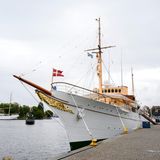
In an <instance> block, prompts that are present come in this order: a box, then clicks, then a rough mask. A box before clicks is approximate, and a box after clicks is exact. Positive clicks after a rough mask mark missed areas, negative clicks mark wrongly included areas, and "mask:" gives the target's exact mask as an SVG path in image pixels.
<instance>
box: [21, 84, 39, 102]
mask: <svg viewBox="0 0 160 160" xmlns="http://www.w3.org/2000/svg"><path fill="white" fill-rule="evenodd" d="M20 82H21V81H20ZM21 84H22V85H23V87H24V88H25V89H26V90H27V91H28V92H29V93H30V95H31V96H32V98H33V99H34V100H35V101H36V102H37V103H39V101H38V100H37V99H36V98H35V96H34V95H33V94H32V93H31V91H30V90H29V89H28V88H27V87H26V86H25V85H24V84H23V82H21Z"/></svg>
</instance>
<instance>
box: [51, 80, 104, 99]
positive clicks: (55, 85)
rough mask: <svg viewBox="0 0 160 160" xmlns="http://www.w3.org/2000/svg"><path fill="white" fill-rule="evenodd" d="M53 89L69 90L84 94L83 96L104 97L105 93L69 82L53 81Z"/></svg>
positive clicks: (68, 91)
mask: <svg viewBox="0 0 160 160" xmlns="http://www.w3.org/2000/svg"><path fill="white" fill-rule="evenodd" d="M52 89H55V90H57V91H62V92H67V93H72V94H75V95H79V96H83V97H88V98H92V99H95V98H97V97H100V96H101V97H102V96H104V95H103V94H99V93H97V92H96V91H93V90H90V89H87V88H83V87H80V86H77V85H74V84H71V83H67V82H53V83H52Z"/></svg>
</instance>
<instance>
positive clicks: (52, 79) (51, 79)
mask: <svg viewBox="0 0 160 160" xmlns="http://www.w3.org/2000/svg"><path fill="white" fill-rule="evenodd" d="M52 83H53V68H52V78H51V91H52Z"/></svg>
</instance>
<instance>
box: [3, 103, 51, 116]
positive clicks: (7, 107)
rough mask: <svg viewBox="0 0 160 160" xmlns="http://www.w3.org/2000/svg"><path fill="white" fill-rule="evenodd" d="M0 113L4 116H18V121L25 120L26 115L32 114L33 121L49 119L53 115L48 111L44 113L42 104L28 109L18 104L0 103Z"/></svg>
mask: <svg viewBox="0 0 160 160" xmlns="http://www.w3.org/2000/svg"><path fill="white" fill-rule="evenodd" d="M0 113H1V114H5V115H8V114H9V115H13V114H18V115H19V116H18V119H25V118H26V116H27V114H28V113H32V114H33V116H34V118H35V119H46V118H47V119H49V118H51V117H52V116H53V115H54V114H53V112H52V111H50V110H46V111H44V107H43V103H41V102H40V103H39V104H38V106H32V107H29V106H27V105H20V104H18V103H0Z"/></svg>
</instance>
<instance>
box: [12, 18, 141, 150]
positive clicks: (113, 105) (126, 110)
mask: <svg viewBox="0 0 160 160" xmlns="http://www.w3.org/2000/svg"><path fill="white" fill-rule="evenodd" d="M97 21H98V24H99V44H98V47H97V48H95V49H89V50H87V51H95V53H96V57H97V75H98V79H99V87H97V88H95V89H93V90H89V89H86V88H83V87H80V86H76V85H74V84H70V83H65V82H55V83H52V91H51V92H50V91H48V90H46V89H44V88H42V87H40V86H38V85H36V84H34V83H32V82H29V81H27V80H25V79H23V78H21V77H18V76H15V75H14V77H16V78H18V79H19V80H20V81H23V82H25V83H27V84H29V85H31V86H33V87H35V88H36V89H37V90H36V93H37V94H38V96H39V98H40V100H41V101H44V102H45V103H46V104H47V105H49V106H50V107H51V108H52V109H53V110H54V112H55V113H56V114H57V115H58V116H59V118H60V120H61V121H62V123H63V125H64V127H65V129H66V132H67V135H68V139H69V142H70V144H71V147H72V146H74V148H76V147H79V145H81V144H82V143H84V142H88V143H90V142H92V144H94V143H95V141H99V140H103V139H107V138H111V137H113V136H116V135H119V134H122V133H127V132H129V131H132V130H135V129H137V128H140V127H141V124H142V116H141V115H139V113H138V105H137V103H136V100H135V97H134V95H128V87H126V86H118V87H116V86H111V85H105V86H104V85H103V80H102V50H103V49H107V48H111V47H112V46H108V47H102V46H101V28H100V18H99V19H98V20H97ZM72 149H73V148H72Z"/></svg>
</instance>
